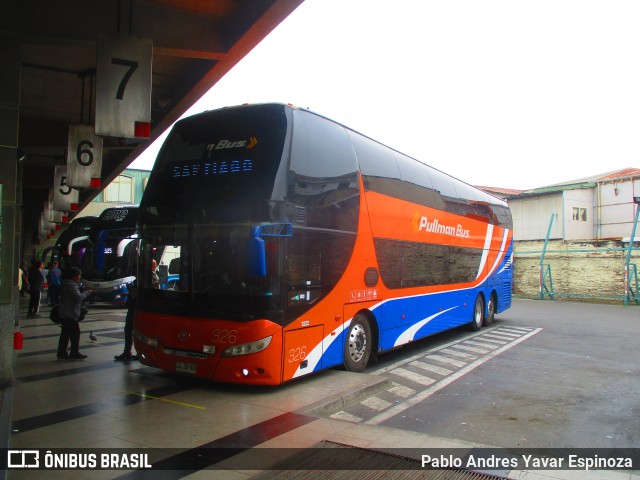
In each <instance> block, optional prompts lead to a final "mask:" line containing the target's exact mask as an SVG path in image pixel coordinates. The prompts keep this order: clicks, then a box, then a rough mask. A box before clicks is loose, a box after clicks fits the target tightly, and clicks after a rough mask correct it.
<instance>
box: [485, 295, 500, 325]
mask: <svg viewBox="0 0 640 480" xmlns="http://www.w3.org/2000/svg"><path fill="white" fill-rule="evenodd" d="M497 306H498V298H497V297H496V292H491V297H490V298H489V305H487V316H486V317H485V318H484V324H485V325H486V326H487V327H488V326H489V325H491V324H492V323H493V321H494V320H495V318H496V308H497Z"/></svg>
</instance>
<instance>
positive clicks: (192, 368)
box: [176, 362, 196, 374]
mask: <svg viewBox="0 0 640 480" xmlns="http://www.w3.org/2000/svg"><path fill="white" fill-rule="evenodd" d="M176 372H180V373H193V374H195V373H196V364H195V363H188V362H176Z"/></svg>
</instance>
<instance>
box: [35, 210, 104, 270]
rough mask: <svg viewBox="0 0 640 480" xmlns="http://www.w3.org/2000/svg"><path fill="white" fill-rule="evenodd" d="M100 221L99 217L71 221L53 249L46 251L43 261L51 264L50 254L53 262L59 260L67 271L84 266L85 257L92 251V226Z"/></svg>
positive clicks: (62, 267) (61, 266)
mask: <svg viewBox="0 0 640 480" xmlns="http://www.w3.org/2000/svg"><path fill="white" fill-rule="evenodd" d="M97 221H98V217H95V216H87V217H79V218H76V219H74V220H72V221H71V223H70V224H69V226H68V227H67V229H66V230H64V231H63V232H62V233H61V234H60V236H59V237H58V239H57V240H56V243H55V245H54V246H53V247H49V248H48V249H46V250H45V253H44V255H43V258H42V261H43V262H45V265H46V264H47V262H49V258H48V256H47V255H48V254H49V253H51V260H58V261H59V262H60V268H61V269H62V270H65V269H67V268H71V267H79V266H81V265H82V262H83V259H84V256H85V255H86V254H87V252H88V251H90V250H91V247H92V244H91V240H90V237H91V226H92V225H93V224H95V223H96V222H97Z"/></svg>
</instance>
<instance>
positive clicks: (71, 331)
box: [58, 267, 91, 360]
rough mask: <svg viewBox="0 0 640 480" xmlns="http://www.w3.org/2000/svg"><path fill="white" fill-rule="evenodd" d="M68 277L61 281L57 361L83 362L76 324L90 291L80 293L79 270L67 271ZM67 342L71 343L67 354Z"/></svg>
mask: <svg viewBox="0 0 640 480" xmlns="http://www.w3.org/2000/svg"><path fill="white" fill-rule="evenodd" d="M68 275H69V277H68V278H63V279H62V286H61V288H60V303H59V304H58V315H59V316H60V318H61V320H62V323H61V324H60V326H61V327H62V328H61V331H60V339H59V340H58V359H59V360H63V359H69V360H83V359H85V358H87V356H86V355H83V354H81V353H80V325H79V324H78V322H79V321H80V315H81V314H82V302H84V301H85V300H86V299H87V298H88V297H89V295H91V290H87V291H85V292H81V291H80V279H81V278H82V270H80V269H79V268H76V267H73V268H71V269H69V274H68ZM69 341H71V351H70V353H67V345H68V344H69Z"/></svg>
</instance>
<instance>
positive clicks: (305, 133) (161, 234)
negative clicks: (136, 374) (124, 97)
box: [134, 104, 513, 385]
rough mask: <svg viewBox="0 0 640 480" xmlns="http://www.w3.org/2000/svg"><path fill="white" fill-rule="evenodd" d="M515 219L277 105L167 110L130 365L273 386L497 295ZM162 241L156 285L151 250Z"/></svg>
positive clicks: (426, 328) (486, 307)
mask: <svg viewBox="0 0 640 480" xmlns="http://www.w3.org/2000/svg"><path fill="white" fill-rule="evenodd" d="M512 231H513V229H512V219H511V213H510V211H509V208H508V206H507V204H506V203H505V202H504V201H502V200H500V199H498V198H496V197H493V196H491V195H489V194H487V193H485V192H483V191H481V190H479V189H476V188H474V187H472V186H471V185H469V184H467V183H464V182H462V181H460V180H457V179H455V178H453V177H451V176H449V175H446V174H445V173H443V172H441V171H439V170H437V169H435V168H432V167H430V166H428V165H426V164H424V163H422V162H420V161H417V160H415V159H413V158H410V157H408V156H406V155H403V154H402V153H400V152H398V151H396V150H393V149H391V148H389V147H387V146H385V145H382V144H381V143H379V142H376V141H374V140H372V139H370V138H368V137H366V136H364V135H361V134H359V133H357V132H355V131H353V130H351V129H349V128H347V127H345V126H343V125H341V124H339V123H336V122H334V121H332V120H330V119H328V118H326V117H323V116H321V115H318V114H316V113H313V112H310V111H308V110H305V109H299V108H296V107H293V106H291V105H282V104H264V105H243V106H238V107H228V108H223V109H219V110H213V111H208V112H204V113H200V114H197V115H194V116H191V117H187V118H184V119H182V120H180V121H179V122H177V123H176V124H175V125H174V127H173V128H172V131H171V132H170V134H169V136H168V137H167V139H166V141H165V142H164V144H163V146H162V148H161V149H160V151H159V154H158V157H157V160H156V162H155V165H154V167H153V170H152V173H151V176H150V178H149V182H148V185H147V188H146V190H145V192H144V196H143V198H142V201H141V204H140V210H139V234H140V248H139V255H140V257H139V260H138V262H139V266H138V268H139V273H138V299H137V306H136V314H135V320H134V339H135V340H134V341H135V346H136V349H137V351H138V353H139V354H140V358H141V362H142V363H143V364H145V365H149V366H153V367H157V368H161V369H164V370H166V371H171V372H179V373H184V374H187V375H193V376H197V377H203V378H208V379H212V380H214V381H219V382H232V383H246V384H259V385H274V384H280V383H282V382H286V381H289V380H292V379H294V378H298V377H300V376H303V375H307V374H309V373H312V372H316V371H319V370H323V369H327V368H331V367H336V366H344V368H345V369H346V370H348V371H354V372H360V371H363V370H364V369H365V368H366V366H367V364H368V363H369V362H370V361H371V360H372V359H374V358H375V357H376V356H377V355H379V354H381V353H383V352H385V351H389V350H392V349H395V348H397V347H400V346H402V345H405V344H407V343H410V342H413V341H414V340H417V339H420V338H424V337H427V336H429V335H433V334H435V333H438V332H442V331H444V330H448V329H452V328H455V327H459V326H463V325H466V326H468V327H469V328H470V329H472V330H477V329H479V328H481V327H482V326H483V325H488V324H490V323H492V322H493V320H494V316H495V315H496V314H497V313H500V312H502V311H504V310H506V309H507V308H509V307H510V306H511V290H512V277H513V274H512V253H513V252H512V248H513V247H512V239H513V234H512ZM169 250H170V251H171V252H173V255H172V258H171V260H170V263H171V265H166V268H167V269H168V270H170V271H171V272H173V274H174V279H175V281H174V282H172V284H171V285H172V286H171V288H157V282H156V283H153V282H152V275H151V267H150V265H151V263H152V261H155V262H156V263H158V264H162V262H163V260H162V257H163V253H164V252H166V251H169Z"/></svg>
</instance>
